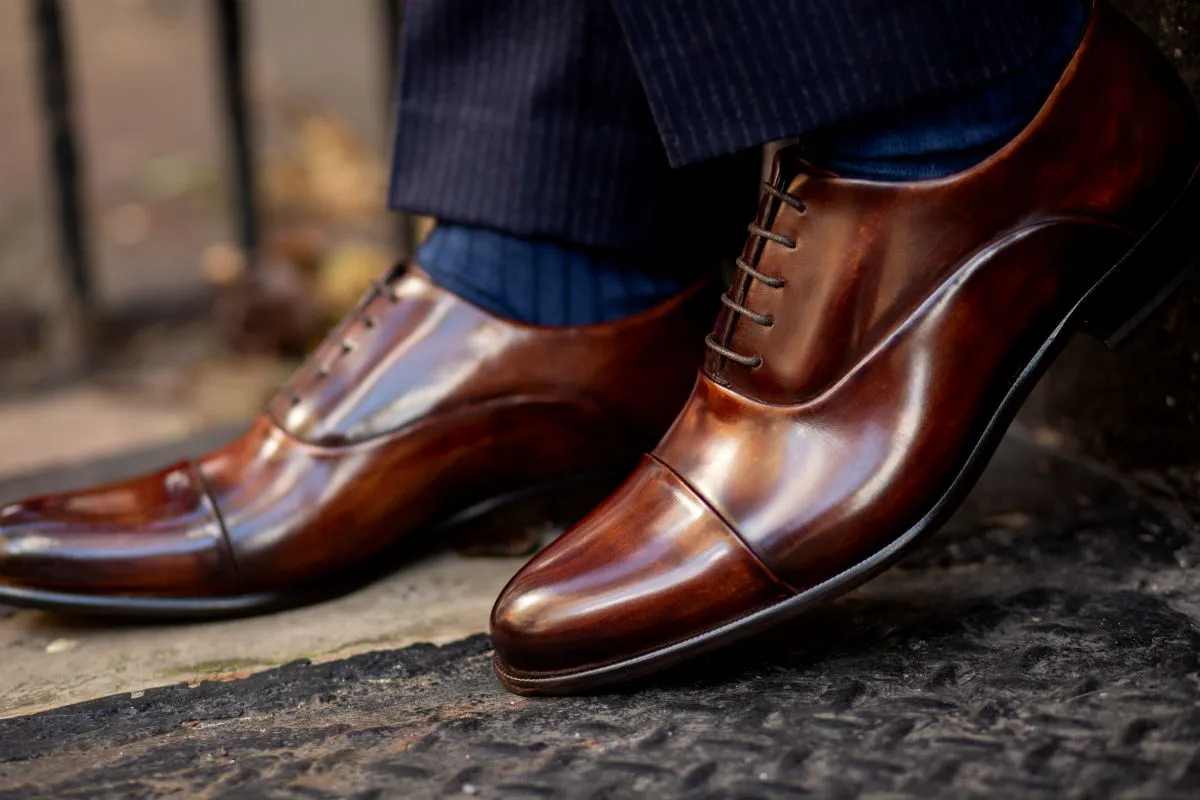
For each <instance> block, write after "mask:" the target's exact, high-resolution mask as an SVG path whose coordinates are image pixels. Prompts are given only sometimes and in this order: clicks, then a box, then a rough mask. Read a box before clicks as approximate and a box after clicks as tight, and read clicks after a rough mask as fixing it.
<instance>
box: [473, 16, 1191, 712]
mask: <svg viewBox="0 0 1200 800" xmlns="http://www.w3.org/2000/svg"><path fill="white" fill-rule="evenodd" d="M1198 162H1200V120H1198V118H1197V114H1196V111H1195V109H1194V107H1193V104H1192V99H1191V97H1190V95H1189V93H1188V91H1187V89H1186V88H1185V87H1184V85H1183V83H1182V82H1181V81H1180V79H1179V77H1178V76H1177V75H1176V74H1175V72H1174V70H1173V69H1172V68H1171V67H1170V65H1169V64H1168V63H1167V62H1166V60H1165V59H1163V58H1162V56H1161V55H1160V54H1159V53H1158V51H1157V50H1156V49H1155V47H1154V46H1153V44H1151V43H1150V42H1149V41H1148V40H1147V39H1146V38H1145V37H1144V36H1143V35H1142V34H1141V33H1140V32H1139V31H1138V30H1137V29H1136V28H1135V27H1134V26H1133V25H1132V24H1131V23H1130V22H1128V21H1127V20H1126V19H1125V18H1123V17H1122V16H1120V15H1119V14H1118V13H1117V12H1116V11H1114V10H1112V9H1111V8H1110V7H1109V6H1108V5H1107V4H1106V3H1103V2H1101V3H1099V4H1098V5H1096V7H1095V9H1094V13H1093V14H1092V19H1091V22H1090V24H1089V27H1088V30H1087V32H1086V35H1085V37H1084V39H1083V41H1082V43H1081V45H1080V47H1079V49H1078V51H1077V53H1076V55H1075V56H1074V58H1073V60H1072V62H1071V63H1070V65H1069V67H1068V69H1067V70H1066V73H1065V74H1064V75H1063V77H1062V79H1061V81H1060V82H1059V84H1058V86H1057V88H1056V89H1055V90H1054V92H1053V94H1052V95H1051V97H1050V98H1049V100H1048V101H1047V102H1046V104H1045V106H1044V107H1043V109H1042V110H1041V112H1040V113H1039V114H1038V116H1037V117H1036V119H1035V120H1034V121H1033V122H1032V123H1031V124H1030V125H1029V126H1028V128H1027V129H1026V130H1025V131H1024V132H1023V133H1021V134H1020V135H1019V136H1018V137H1017V138H1016V139H1015V140H1014V141H1012V142H1010V143H1009V144H1008V145H1007V146H1006V147H1005V148H1004V149H1003V150H1001V151H1000V152H999V153H997V154H995V155H994V156H992V157H991V158H989V159H988V160H986V161H985V162H983V163H981V164H979V165H978V166H976V167H974V168H972V169H970V170H967V171H966V172H963V173H960V174H957V175H954V176H951V177H949V178H945V179H941V180H931V181H923V182H912V183H874V182H867V181H856V180H841V179H838V178H837V177H835V176H831V175H828V174H823V173H821V172H819V171H817V170H814V169H812V168H811V167H809V166H807V165H806V164H805V163H804V162H803V160H802V159H801V157H800V155H799V153H798V151H797V150H796V149H792V150H787V151H784V152H783V153H782V154H781V156H780V157H779V159H778V160H777V162H776V167H775V171H774V175H773V178H772V180H771V181H770V182H769V183H768V185H767V192H766V195H765V197H764V200H763V203H762V205H761V208H760V216H759V219H758V222H757V224H756V225H755V226H752V227H751V237H750V241H749V243H748V244H747V246H746V249H745V250H744V252H743V256H742V259H741V262H740V264H739V266H740V267H741V271H740V273H739V275H738V278H737V280H735V282H734V284H733V286H732V288H731V289H730V291H729V294H728V295H727V296H726V297H725V298H724V303H725V308H724V309H723V311H722V313H721V315H720V317H719V319H718V321H717V324H716V329H715V331H714V332H713V333H712V334H711V336H710V337H709V340H708V341H709V345H710V353H709V355H708V358H707V361H706V363H705V368H704V374H703V376H702V377H701V380H700V381H699V383H698V384H697V386H696V388H695V389H694V391H693V393H692V396H691V398H690V399H689V400H688V402H687V405H686V407H685V408H684V410H683V412H682V413H681V414H680V416H679V418H678V419H677V420H676V421H675V424H674V426H672V428H671V429H670V431H669V432H668V433H667V434H666V436H665V438H664V439H663V440H662V441H661V443H660V444H659V445H658V447H657V449H656V450H654V452H653V454H652V455H650V456H647V457H646V458H644V459H643V461H642V463H641V465H640V466H639V467H638V468H637V470H636V471H635V472H634V473H633V475H632V477H630V478H629V479H628V480H627V481H626V483H625V484H624V485H623V486H622V487H621V488H620V489H618V490H617V492H616V493H615V494H614V495H612V497H610V498H609V499H608V500H607V501H605V502H604V503H603V504H602V505H601V506H600V507H599V508H598V509H597V510H595V511H594V512H593V513H592V514H590V515H589V516H588V517H587V518H585V519H584V520H583V521H582V522H581V523H579V524H578V525H577V526H576V527H574V528H573V529H572V530H569V531H568V532H567V533H566V534H565V535H564V536H563V537H561V538H560V539H559V540H558V541H556V542H554V543H553V544H552V545H550V547H548V548H547V549H546V550H544V551H543V552H542V553H540V554H539V555H538V556H536V557H535V558H534V559H533V560H532V561H531V562H530V563H529V564H528V565H527V566H526V567H525V568H524V569H522V570H521V572H520V573H519V574H518V575H517V576H516V577H515V578H514V579H513V580H512V582H511V583H510V584H509V586H508V587H507V588H506V589H505V591H504V593H503V594H502V595H501V597H500V598H499V600H498V601H497V603H496V607H495V609H494V611H493V615H492V637H493V642H494V644H495V649H496V657H495V664H496V668H497V671H498V673H499V675H500V678H501V680H502V681H503V682H504V684H505V685H506V686H508V687H509V688H510V689H513V690H514V691H517V692H522V693H530V694H538V693H560V692H571V691H578V690H585V689H589V688H592V687H596V686H600V685H604V684H607V683H611V682H614V681H619V680H624V679H628V678H632V677H636V676H639V675H643V674H646V673H649V672H653V671H656V670H658V669H661V668H663V667H665V666H668V665H670V664H673V663H676V662H679V661H681V660H683V659H686V658H689V657H692V656H694V655H697V654H699V653H701V652H704V651H707V650H711V649H713V648H716V647H719V646H724V645H727V644H729V643H730V642H733V641H735V640H738V639H740V638H742V637H744V636H746V635H748V634H750V633H753V632H755V631H758V630H761V629H763V628H766V627H768V626H771V625H774V624H776V623H778V622H780V621H782V620H784V619H786V618H789V617H792V616H794V615H796V614H798V613H800V612H802V611H804V610H805V609H808V608H810V607H812V606H813V605H815V604H817V603H820V602H823V601H826V600H828V599H830V598H832V597H834V596H837V595H840V594H842V593H844V592H847V591H849V590H850V589H852V588H853V587H855V586H857V585H858V584H860V583H862V582H863V581H865V580H867V579H868V578H870V577H871V576H873V575H874V574H876V573H878V572H879V571H880V570H882V569H884V568H885V567H887V566H888V565H890V564H891V563H892V562H894V561H895V560H896V559H897V558H898V557H899V556H900V555H901V554H903V553H904V552H905V551H906V550H907V549H908V548H909V547H911V546H912V545H913V544H914V543H915V542H916V541H917V540H918V539H919V538H920V537H921V536H923V535H924V534H926V533H928V532H930V531H932V530H934V529H935V528H937V527H938V526H939V525H940V524H941V523H942V521H943V520H945V519H946V518H947V516H948V515H949V514H950V512H951V511H952V510H953V509H954V508H955V506H956V505H957V504H958V503H959V501H960V500H961V498H962V497H963V495H964V493H966V492H967V490H968V489H969V488H970V487H971V485H972V484H973V482H974V481H975V479H976V477H977V476H978V474H979V473H980V471H981V469H982V467H983V466H984V464H985V462H986V461H987V460H988V458H989V456H990V454H991V453H992V451H993V449H994V447H995V446H996V444H997V441H998V440H999V438H1000V437H1001V435H1002V434H1003V432H1004V430H1005V428H1006V427H1007V425H1008V423H1009V421H1010V420H1011V419H1012V417H1013V415H1014V414H1015V412H1016V411H1017V408H1018V407H1019V406H1020V404H1021V401H1022V399H1023V398H1024V397H1025V396H1026V394H1027V393H1028V391H1029V389H1030V388H1031V387H1032V386H1033V384H1034V383H1035V382H1036V381H1037V379H1038V376H1039V375H1040V374H1041V373H1042V371H1043V369H1044V368H1045V367H1046V366H1047V365H1048V364H1049V362H1050V361H1051V360H1052V359H1053V358H1054V356H1055V355H1056V354H1057V353H1058V352H1059V349H1060V348H1061V347H1062V345H1063V344H1064V343H1065V342H1066V340H1067V339H1068V338H1069V336H1070V335H1071V334H1072V333H1073V332H1074V331H1076V330H1084V331H1087V332H1090V333H1093V334H1096V335H1098V336H1100V337H1101V338H1103V339H1105V340H1106V341H1108V342H1109V343H1110V344H1114V345H1115V344H1117V343H1119V342H1120V341H1121V340H1122V339H1123V338H1124V337H1126V336H1127V335H1128V334H1129V333H1130V332H1131V330H1132V329H1133V328H1135V327H1137V325H1138V324H1139V323H1140V322H1141V321H1143V320H1144V319H1145V316H1146V314H1147V313H1149V311H1150V310H1152V309H1153V308H1154V307H1155V306H1156V305H1158V304H1159V303H1161V302H1162V301H1163V300H1164V299H1165V298H1166V296H1167V295H1169V294H1170V290H1171V289H1172V288H1174V287H1175V286H1176V285H1177V284H1178V283H1179V282H1180V280H1181V278H1182V276H1183V275H1184V274H1185V273H1186V272H1187V270H1188V269H1189V268H1190V261H1191V259H1192V256H1193V255H1194V253H1195V251H1196V233H1195V220H1196V219H1198V217H1197V212H1198V211H1200V208H1198V207H1200V185H1198V184H1197V181H1196V178H1195V174H1196V168H1197V163H1198Z"/></svg>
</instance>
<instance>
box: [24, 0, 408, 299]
mask: <svg viewBox="0 0 1200 800" xmlns="http://www.w3.org/2000/svg"><path fill="white" fill-rule="evenodd" d="M28 2H29V3H30V11H31V15H30V19H31V24H32V26H33V33H34V35H35V37H36V39H37V42H38V55H39V60H40V61H39V65H38V66H39V69H38V73H39V81H40V84H41V86H40V89H41V98H42V109H43V114H44V117H45V128H46V138H47V142H48V149H49V154H50V158H49V161H50V165H49V166H50V172H51V178H52V182H53V186H54V194H55V201H56V207H57V224H58V240H59V248H60V254H61V258H62V267H63V275H64V280H65V281H66V282H67V285H68V287H69V289H70V293H71V294H72V296H73V299H74V300H75V302H76V304H77V307H78V308H79V309H80V311H81V312H82V313H83V314H84V316H85V317H88V318H90V317H94V315H95V314H96V313H97V309H96V302H95V300H96V298H95V293H94V287H95V285H96V281H95V278H94V263H93V261H92V258H91V248H90V247H89V242H88V234H87V231H88V225H87V218H86V213H87V212H86V209H85V207H84V205H83V203H82V197H83V194H82V187H83V180H84V177H83V176H84V174H85V170H84V164H83V163H82V159H81V155H80V149H79V139H80V137H79V126H78V123H77V121H76V117H75V114H74V110H73V103H72V89H73V86H72V61H71V59H72V53H71V47H70V42H71V36H70V33H71V31H70V30H69V20H68V19H67V17H66V14H65V12H64V5H65V3H64V0H28ZM206 2H208V3H209V4H210V6H211V14H212V25H213V30H212V37H213V46H214V48H215V50H216V54H217V74H216V75H215V76H214V79H215V80H217V81H218V83H219V86H220V99H221V113H222V114H223V116H224V120H223V122H224V125H225V129H226V134H227V148H226V150H227V158H228V162H229V163H228V172H229V181H230V186H231V187H232V192H231V193H230V196H231V198H232V202H231V206H232V207H231V209H230V210H231V212H232V215H233V223H234V230H235V231H236V233H237V239H238V242H239V244H240V246H241V247H242V249H243V250H244V251H245V254H246V261H247V264H248V265H249V267H250V268H251V269H253V267H254V264H255V260H256V256H257V254H258V248H259V223H260V213H259V198H258V192H257V189H256V182H255V175H256V163H255V148H254V126H253V120H252V115H251V113H250V110H249V107H248V104H247V76H246V50H247V43H248V39H249V35H248V34H249V32H248V30H247V26H246V13H245V7H246V4H247V3H249V2H253V0H206ZM377 3H378V11H377V14H378V18H379V26H380V29H381V30H382V31H383V34H384V41H383V42H382V45H383V46H382V48H381V52H382V59H381V61H382V63H381V65H380V66H381V68H382V69H383V70H384V71H385V72H384V74H385V75H386V76H387V80H386V81H385V86H387V88H388V91H389V97H388V98H386V99H385V100H383V102H387V103H390V102H391V93H392V92H393V91H394V88H395V76H396V63H397V52H398V42H399V33H400V25H401V19H402V14H403V6H404V4H403V0H377ZM397 239H398V241H397V245H398V246H399V248H400V250H401V252H408V250H409V248H411V245H412V241H411V234H410V227H409V226H408V225H407V224H406V223H403V222H402V223H401V225H400V226H399V227H398V231H397Z"/></svg>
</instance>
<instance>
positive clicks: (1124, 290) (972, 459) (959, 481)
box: [493, 169, 1200, 695]
mask: <svg viewBox="0 0 1200 800" xmlns="http://www.w3.org/2000/svg"><path fill="white" fill-rule="evenodd" d="M1197 219H1200V169H1198V170H1197V172H1196V173H1194V174H1193V175H1192V178H1191V180H1190V181H1189V182H1188V184H1187V186H1186V187H1185V188H1184V190H1183V192H1182V193H1181V194H1180V196H1179V197H1178V198H1177V199H1176V200H1175V202H1174V203H1173V204H1172V205H1171V207H1170V208H1169V209H1168V210H1167V212H1166V213H1165V214H1163V216H1162V217H1161V218H1160V219H1159V220H1158V222H1156V223H1155V224H1154V226H1153V227H1151V228H1150V230H1149V231H1147V232H1146V233H1145V234H1144V235H1143V236H1142V238H1141V239H1139V240H1138V241H1137V242H1136V243H1135V244H1134V246H1133V247H1132V248H1130V249H1129V251H1128V252H1126V253H1125V255H1124V256H1122V257H1121V258H1120V260H1119V261H1117V263H1116V264H1115V265H1114V266H1113V267H1111V268H1110V269H1109V270H1108V271H1107V272H1105V274H1104V275H1103V276H1102V277H1101V278H1100V279H1099V280H1098V281H1097V282H1096V283H1095V284H1093V285H1092V287H1091V289H1089V290H1088V291H1087V292H1086V293H1085V294H1084V295H1083V296H1082V298H1081V299H1080V300H1079V302H1078V303H1076V304H1075V305H1074V306H1073V307H1072V308H1071V310H1070V311H1069V312H1068V313H1067V314H1066V315H1065V316H1064V318H1063V319H1062V321H1061V322H1060V323H1059V324H1058V325H1057V326H1056V327H1055V329H1054V330H1053V331H1052V332H1051V334H1050V335H1049V336H1048V337H1047V338H1046V340H1045V341H1044V342H1043V344H1042V346H1041V347H1040V348H1039V349H1038V351H1037V352H1036V353H1035V354H1034V356H1033V358H1031V359H1030V360H1029V362H1028V363H1027V364H1026V366H1025V368H1024V369H1023V370H1022V371H1021V372H1020V373H1019V374H1018V375H1017V377H1016V378H1015V379H1014V381H1013V383H1012V385H1011V386H1010V387H1009V390H1008V392H1007V393H1006V394H1005V396H1004V398H1003V399H1002V400H1001V402H1000V404H999V406H998V407H997V409H996V411H995V413H994V414H993V415H992V417H991V419H990V420H989V421H988V423H987V426H986V427H985V428H984V430H983V432H982V433H981V435H980V436H979V437H978V438H977V440H976V442H975V446H974V447H973V448H972V450H971V453H970V454H969V455H968V457H967V459H966V461H965V463H964V464H963V465H962V467H960V469H959V471H958V474H957V475H956V476H955V478H954V480H953V481H952V482H951V484H950V486H949V488H948V489H947V490H946V492H945V493H944V494H943V495H942V497H941V498H940V499H939V500H938V501H937V503H936V504H934V506H933V507H932V508H931V509H930V511H929V512H927V513H926V514H925V516H924V517H922V518H921V520H920V521H918V522H917V523H916V524H915V525H913V526H912V527H911V528H909V529H908V530H907V531H905V532H904V533H903V534H902V535H900V536H899V537H898V538H896V539H895V540H894V541H892V543H891V544H889V545H888V546H887V547H885V548H883V549H882V550H880V551H879V552H878V553H876V554H875V555H873V556H871V557H870V558H868V559H865V560H864V561H862V562H860V563H858V564H856V565H855V566H853V567H851V568H850V569H847V570H845V571H843V572H841V573H839V574H838V575H836V576H834V577H832V578H830V579H829V580H827V581H825V582H824V583H821V584H819V585H817V586H814V587H813V588H811V589H808V590H807V591H805V592H802V593H800V594H798V595H795V596H794V597H790V598H788V599H787V600H785V601H783V602H781V603H777V604H775V605H773V606H770V607H768V608H764V609H761V610H759V611H756V612H755V613H753V614H750V615H748V616H745V617H741V618H739V619H737V620H734V621H732V622H729V623H726V624H725V625H722V626H720V627H718V628H713V629H711V630H708V631H705V632H704V633H702V634H699V635H697V636H693V637H691V638H689V639H685V640H683V641H680V642H675V643H673V644H670V645H667V646H665V647H661V648H659V649H657V650H653V651H650V652H647V653H643V654H641V655H638V656H634V657H632V658H628V659H624V660H622V661H617V662H613V663H609V664H603V665H595V666H591V667H585V668H581V669H576V670H564V671H557V672H544V673H534V672H529V671H522V670H516V669H513V668H511V667H509V666H507V665H506V664H504V662H503V661H502V660H501V659H500V657H499V656H498V655H497V656H495V657H494V658H493V666H494V668H495V671H496V674H497V676H498V677H499V678H500V682H501V683H503V684H504V686H505V687H506V688H507V689H509V690H510V691H512V692H515V693H517V694H522V695H556V694H573V693H578V692H587V691H591V690H594V689H598V688H601V687H604V686H609V685H612V684H616V683H622V682H625V681H630V680H635V679H637V678H641V677H645V676H646V675H649V674H651V673H655V672H659V671H661V670H663V669H667V668H669V667H672V666H674V665H676V664H679V663H680V662H683V661H686V660H688V659H691V658H694V657H696V656H699V655H703V654H704V653H708V652H711V651H713V650H717V649H720V648H723V647H725V646H727V645H730V644H732V643H734V642H736V641H739V640H742V639H745V638H747V637H750V636H753V635H754V634H756V633H760V632H763V631H765V630H767V629H769V628H772V627H775V626H776V625H778V624H780V623H782V622H785V621H787V620H789V619H792V618H794V617H797V616H800V615H801V614H803V613H805V612H806V611H809V610H811V609H812V608H814V607H816V606H818V605H820V604H822V603H825V602H828V601H830V600H833V599H834V598H836V597H839V596H841V595H844V594H846V593H848V592H850V591H852V590H853V589H855V588H857V587H858V586H860V585H862V584H863V583H865V582H866V581H868V580H870V579H871V578H873V577H875V576H876V575H877V574H879V573H880V572H882V571H884V570H886V569H887V568H888V567H890V566H891V565H892V564H894V563H895V562H896V561H897V560H899V559H900V558H901V557H902V556H903V555H904V554H905V553H907V552H908V551H909V550H910V549H911V548H913V547H914V546H915V545H916V544H918V543H919V542H920V541H921V539H922V538H923V537H925V536H927V535H929V534H931V533H933V532H934V531H936V530H937V529H938V528H940V527H941V526H942V524H944V523H945V521H946V520H947V519H948V518H949V517H950V515H951V514H952V513H953V512H954V511H955V510H956V509H957V508H958V506H959V505H960V504H961V502H962V500H963V498H964V497H965V496H966V495H967V493H968V492H969V491H970V490H971V489H972V488H973V487H974V485H975V483H976V482H977V480H978V479H979V476H980V475H981V474H982V472H983V469H984V467H986V466H987V463H988V462H989V461H990V460H991V457H992V454H993V453H994V452H995V450H996V447H997V446H998V445H999V443H1000V440H1001V438H1002V437H1003V435H1004V433H1005V431H1006V430H1008V426H1009V423H1011V422H1012V419H1013V417H1014V416H1016V414H1017V411H1018V410H1020V408H1021V405H1022V404H1023V403H1024V401H1025V398H1026V397H1027V396H1028V395H1029V392H1030V391H1031V390H1032V389H1033V387H1034V385H1035V384H1036V383H1037V382H1038V380H1039V379H1040V378H1041V376H1042V374H1043V373H1044V372H1045V371H1046V369H1047V368H1048V367H1049V366H1050V364H1051V363H1052V362H1053V361H1054V360H1055V358H1056V357H1057V356H1058V355H1059V353H1060V352H1061V351H1062V349H1063V347H1065V345H1066V343H1067V342H1068V341H1069V340H1070V337H1071V335H1072V334H1073V333H1075V332H1076V331H1081V332H1084V333H1088V334H1089V335H1092V336H1095V337H1096V338H1099V339H1101V340H1102V341H1103V342H1104V343H1105V344H1106V345H1108V346H1109V347H1110V348H1111V349H1113V350H1116V349H1119V348H1120V347H1121V346H1122V345H1124V344H1125V343H1126V342H1128V340H1129V339H1130V337H1131V336H1132V335H1133V334H1135V333H1136V332H1137V331H1138V330H1139V329H1140V328H1141V327H1142V326H1144V325H1145V324H1146V322H1147V321H1148V320H1149V319H1150V318H1151V316H1152V315H1153V314H1154V312H1155V311H1156V310H1158V309H1159V308H1161V307H1162V306H1163V304H1165V303H1166V302H1167V301H1168V300H1169V299H1170V298H1171V297H1172V296H1173V295H1174V294H1175V293H1176V292H1177V291H1178V290H1179V288H1180V287H1181V286H1182V285H1184V284H1185V283H1186V282H1187V281H1188V280H1190V279H1192V278H1194V277H1195V275H1196V273H1197V271H1198V269H1200V253H1198V252H1197V251H1196V246H1195V244H1192V243H1191V240H1192V239H1193V238H1194V236H1192V232H1191V231H1190V230H1189V226H1190V225H1192V224H1194V223H1193V221H1194V220H1197Z"/></svg>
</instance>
